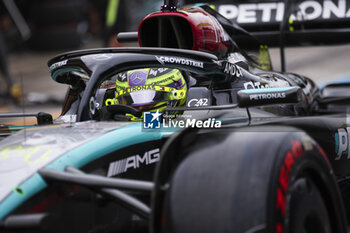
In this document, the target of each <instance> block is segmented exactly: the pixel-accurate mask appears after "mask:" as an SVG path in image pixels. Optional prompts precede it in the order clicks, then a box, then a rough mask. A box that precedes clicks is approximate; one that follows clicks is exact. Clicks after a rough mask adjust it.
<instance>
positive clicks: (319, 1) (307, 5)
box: [185, 0, 350, 46]
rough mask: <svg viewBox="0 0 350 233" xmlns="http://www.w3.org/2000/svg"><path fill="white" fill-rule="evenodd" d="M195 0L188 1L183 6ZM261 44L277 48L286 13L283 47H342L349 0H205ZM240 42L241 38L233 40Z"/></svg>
mask: <svg viewBox="0 0 350 233" xmlns="http://www.w3.org/2000/svg"><path fill="white" fill-rule="evenodd" d="M197 2H198V1H194V0H187V1H185V3H186V4H196V3H197ZM206 2H207V3H208V4H210V6H211V7H212V8H214V9H215V10H216V11H218V12H219V13H220V14H221V15H223V16H224V17H226V18H227V19H229V20H231V21H232V22H234V23H237V24H239V25H240V26H241V27H243V28H244V29H246V30H247V31H249V32H250V33H251V34H252V35H253V36H255V37H256V38H257V39H259V40H260V41H261V42H262V43H264V44H267V45H270V46H279V42H280V41H279V40H280V24H281V22H282V20H283V19H284V14H285V10H286V12H287V13H288V14H290V17H289V19H288V22H287V25H286V26H287V27H286V29H287V31H286V32H285V35H286V39H285V41H284V42H285V45H288V46H300V45H327V44H330V45H332V44H344V43H349V41H350V39H349V38H350V0H295V1H292V0H288V1H257V0H251V1H244V2H243V1H232V0H219V1H206ZM235 40H236V41H237V40H238V41H237V42H238V43H239V44H240V43H241V42H240V41H239V40H244V38H235Z"/></svg>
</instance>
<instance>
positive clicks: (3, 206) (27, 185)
mask: <svg viewBox="0 0 350 233" xmlns="http://www.w3.org/2000/svg"><path fill="white" fill-rule="evenodd" d="M46 187H47V184H46V182H45V181H44V180H43V178H41V176H40V175H39V174H38V173H36V174H35V175H33V176H32V177H31V178H29V179H28V180H26V181H25V182H23V183H22V184H21V185H20V186H18V188H20V189H21V190H22V192H23V194H19V193H18V192H16V191H13V192H12V193H11V194H10V195H9V196H8V197H7V198H6V199H5V200H4V201H2V202H0V210H1V211H0V220H1V219H3V218H4V217H5V216H6V215H8V214H9V213H11V212H12V211H13V210H14V209H16V208H17V207H18V206H19V205H21V204H22V203H24V202H25V201H27V200H28V199H29V198H31V197H32V196H33V195H34V194H36V193H37V192H39V191H40V190H43V189H44V188H46Z"/></svg>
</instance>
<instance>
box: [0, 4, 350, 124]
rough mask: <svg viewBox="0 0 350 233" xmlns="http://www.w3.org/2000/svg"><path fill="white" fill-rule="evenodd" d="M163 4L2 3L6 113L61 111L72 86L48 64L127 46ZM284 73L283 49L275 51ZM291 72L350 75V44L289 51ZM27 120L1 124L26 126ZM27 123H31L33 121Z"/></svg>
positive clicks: (320, 79)
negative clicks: (128, 37) (122, 36)
mask: <svg viewBox="0 0 350 233" xmlns="http://www.w3.org/2000/svg"><path fill="white" fill-rule="evenodd" d="M162 3H163V1H160V0H147V1H146V0H132V1H130V0H129V1H126V0H30V1H29V0H0V113H4V112H23V111H25V112H30V113H32V112H33V113H35V112H39V111H42V112H48V113H51V114H52V115H53V116H54V117H56V116H58V115H59V113H60V110H61V103H62V101H63V99H64V97H65V93H66V89H67V87H66V86H65V85H63V84H58V83H55V82H54V81H53V80H51V78H50V76H49V72H48V67H47V61H48V60H49V59H50V58H52V57H54V56H55V55H57V54H59V53H62V52H67V51H70V50H77V49H87V48H97V47H117V46H125V45H122V44H119V43H118V42H117V40H116V34H117V33H119V32H125V31H137V28H138V24H139V22H140V21H141V20H142V18H143V17H144V16H146V15H147V14H149V13H151V12H154V11H157V10H159V9H160V6H161V5H162ZM270 53H271V58H272V62H273V65H274V69H276V70H280V62H279V60H280V57H279V50H278V49H272V50H271V51H270ZM286 57H287V71H290V72H295V73H300V74H303V75H305V76H308V77H310V78H312V79H313V80H315V81H316V82H317V83H318V84H323V83H325V82H327V81H329V80H331V79H335V78H343V77H344V78H345V77H348V76H350V46H348V45H347V46H329V47H307V48H306V47H302V48H287V49H286ZM21 121H22V119H15V120H13V119H11V121H7V120H6V121H5V120H4V119H0V124H1V123H7V124H8V123H14V124H21V123H22V122H21ZM26 123H30V121H27V122H26Z"/></svg>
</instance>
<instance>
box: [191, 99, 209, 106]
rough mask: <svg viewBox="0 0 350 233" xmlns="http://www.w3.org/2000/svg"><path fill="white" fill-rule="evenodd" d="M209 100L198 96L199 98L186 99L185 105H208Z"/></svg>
mask: <svg viewBox="0 0 350 233" xmlns="http://www.w3.org/2000/svg"><path fill="white" fill-rule="evenodd" d="M208 102H209V100H208V99H207V98H200V99H191V100H190V101H188V103H187V106H188V107H200V106H208Z"/></svg>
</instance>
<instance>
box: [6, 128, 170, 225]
mask: <svg viewBox="0 0 350 233" xmlns="http://www.w3.org/2000/svg"><path fill="white" fill-rule="evenodd" d="M172 133H173V132H161V131H152V132H143V131H142V124H141V123H135V124H132V125H128V126H125V127H122V128H119V129H116V130H113V131H111V132H108V133H106V134H105V135H103V136H100V137H98V138H97V139H94V140H92V141H89V142H87V143H85V144H83V145H81V146H79V147H77V148H74V149H73V150H71V151H69V152H67V153H66V154H64V155H62V156H61V157H60V158H58V159H57V160H55V161H54V162H52V163H51V164H49V165H48V166H46V168H50V169H54V170H60V171H63V170H64V169H65V167H66V166H68V165H70V166H74V167H76V168H80V167H82V166H84V165H85V164H88V163H89V162H91V161H94V160H96V159H98V158H101V157H103V156H104V155H106V154H109V153H111V152H113V151H117V150H119V149H122V148H125V147H128V146H131V145H135V144H138V143H143V142H148V141H154V140H160V139H161V138H162V137H163V136H166V135H171V134H172ZM46 186H47V185H46V183H45V181H44V180H43V179H42V178H41V176H40V175H39V174H38V173H36V174H35V175H33V176H32V177H31V178H30V179H29V180H27V181H25V182H24V183H23V184H22V185H20V187H21V188H22V189H23V190H24V192H25V196H24V197H21V196H20V195H19V194H16V193H15V192H13V193H11V195H10V196H9V197H7V198H6V199H5V200H4V201H3V202H1V203H0V210H1V211H0V220H1V219H2V218H4V217H5V216H6V215H8V214H9V213H10V212H11V211H12V210H14V209H16V208H17V207H18V206H20V205H21V204H22V203H23V202H25V201H26V200H27V199H28V198H30V197H31V196H33V195H34V194H36V193H38V192H40V191H41V190H43V189H44V188H45V187H46Z"/></svg>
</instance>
